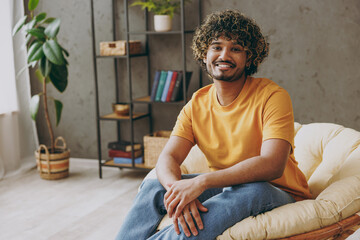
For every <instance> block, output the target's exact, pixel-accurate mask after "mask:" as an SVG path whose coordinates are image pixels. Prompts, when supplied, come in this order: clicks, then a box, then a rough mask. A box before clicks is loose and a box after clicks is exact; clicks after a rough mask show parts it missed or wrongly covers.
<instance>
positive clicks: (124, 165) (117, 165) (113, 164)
mask: <svg viewBox="0 0 360 240" xmlns="http://www.w3.org/2000/svg"><path fill="white" fill-rule="evenodd" d="M103 165H104V166H111V167H123V168H133V166H132V164H131V163H121V164H118V163H114V160H109V161H107V162H106V163H104V164H103ZM135 168H141V169H149V170H151V169H153V167H150V166H147V165H145V164H144V163H141V164H135Z"/></svg>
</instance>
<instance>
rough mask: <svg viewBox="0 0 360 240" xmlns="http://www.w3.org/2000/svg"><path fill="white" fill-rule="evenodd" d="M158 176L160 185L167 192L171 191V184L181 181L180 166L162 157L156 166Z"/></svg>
mask: <svg viewBox="0 0 360 240" xmlns="http://www.w3.org/2000/svg"><path fill="white" fill-rule="evenodd" d="M156 175H157V177H158V179H159V181H160V183H161V184H162V185H163V186H164V188H165V189H166V190H168V189H169V184H173V183H174V182H176V181H178V180H180V179H181V170H180V166H179V165H178V164H177V163H176V161H173V160H172V159H164V158H162V157H161V156H160V158H159V160H158V162H157V164H156Z"/></svg>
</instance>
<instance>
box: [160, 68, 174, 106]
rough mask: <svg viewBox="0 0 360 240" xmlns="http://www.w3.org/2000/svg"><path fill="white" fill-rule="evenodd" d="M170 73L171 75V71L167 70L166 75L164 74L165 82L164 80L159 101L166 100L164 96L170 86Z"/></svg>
mask: <svg viewBox="0 0 360 240" xmlns="http://www.w3.org/2000/svg"><path fill="white" fill-rule="evenodd" d="M172 75H173V71H168V73H167V76H166V82H165V86H164V90H163V93H162V96H161V101H162V102H166V97H167V95H168V92H169V87H170V83H171V79H172Z"/></svg>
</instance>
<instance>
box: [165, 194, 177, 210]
mask: <svg viewBox="0 0 360 240" xmlns="http://www.w3.org/2000/svg"><path fill="white" fill-rule="evenodd" d="M175 197H176V195H175V194H171V195H170V196H168V197H167V198H164V205H165V208H166V210H168V208H169V205H170V203H171V202H172V201H173V200H174V199H175Z"/></svg>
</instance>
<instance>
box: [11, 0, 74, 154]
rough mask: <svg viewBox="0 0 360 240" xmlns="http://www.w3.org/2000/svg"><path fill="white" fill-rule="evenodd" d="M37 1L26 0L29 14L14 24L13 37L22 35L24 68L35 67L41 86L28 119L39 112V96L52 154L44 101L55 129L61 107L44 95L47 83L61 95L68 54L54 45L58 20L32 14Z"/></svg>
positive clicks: (52, 145)
mask: <svg viewBox="0 0 360 240" xmlns="http://www.w3.org/2000/svg"><path fill="white" fill-rule="evenodd" d="M38 3H39V0H29V2H28V10H29V12H30V14H29V15H25V16H23V17H22V18H21V19H20V20H19V22H18V23H17V24H16V25H15V27H14V30H13V35H15V34H16V33H17V32H19V30H21V29H24V30H25V32H26V45H27V50H28V58H27V61H28V66H27V67H32V68H35V67H36V68H37V70H36V72H35V73H36V76H37V78H38V79H39V81H40V82H41V83H42V92H40V93H38V94H35V95H34V96H32V98H31V101H30V112H31V118H32V119H33V120H34V121H36V117H37V114H38V110H39V104H40V98H41V97H43V101H44V104H43V106H44V112H45V119H46V124H47V128H48V131H49V135H50V141H51V149H50V152H52V153H54V152H55V141H54V132H53V128H52V126H51V122H50V117H49V111H48V101H49V100H52V101H53V103H54V106H55V112H56V126H57V125H58V124H59V122H60V119H61V112H62V109H63V104H62V102H61V101H60V100H58V99H55V98H53V97H51V96H48V94H47V84H48V83H50V82H51V83H52V84H53V85H54V87H55V88H56V89H57V90H58V91H59V92H61V93H62V92H64V91H65V89H66V86H67V84H68V62H67V60H66V58H65V57H68V56H69V53H68V52H67V51H66V50H65V49H64V48H63V47H62V46H61V45H60V44H59V43H58V40H57V34H58V32H59V29H60V19H58V18H51V17H48V18H47V14H46V13H45V12H42V13H39V14H38V15H36V16H35V15H34V10H35V9H36V7H37V5H38Z"/></svg>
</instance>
